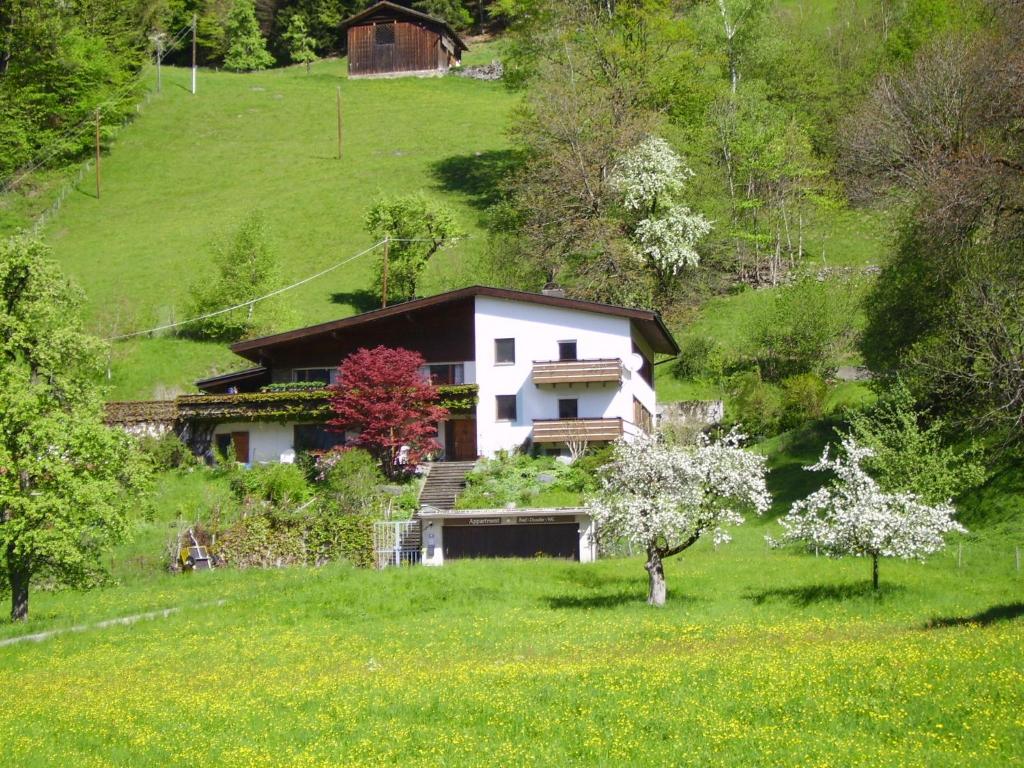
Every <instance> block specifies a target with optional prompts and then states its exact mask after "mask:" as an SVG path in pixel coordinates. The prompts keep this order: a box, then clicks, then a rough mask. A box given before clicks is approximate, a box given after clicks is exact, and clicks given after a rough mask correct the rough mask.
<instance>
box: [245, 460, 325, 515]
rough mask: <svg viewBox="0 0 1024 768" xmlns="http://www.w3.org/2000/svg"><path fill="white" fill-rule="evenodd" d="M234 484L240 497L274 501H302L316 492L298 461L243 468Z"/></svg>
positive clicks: (276, 502)
mask: <svg viewBox="0 0 1024 768" xmlns="http://www.w3.org/2000/svg"><path fill="white" fill-rule="evenodd" d="M231 486H232V488H233V490H234V491H235V493H236V494H237V495H238V497H239V498H240V499H243V500H245V499H249V500H253V501H265V502H269V503H270V504H273V505H285V504H301V503H302V502H304V501H307V500H308V499H309V498H310V496H312V489H311V488H310V487H309V483H308V482H307V481H306V476H305V474H303V472H302V470H301V469H300V468H299V467H297V466H296V465H294V464H258V465H256V466H255V467H253V468H252V469H249V470H240V471H239V472H237V473H236V474H235V476H234V477H233V478H232V482H231Z"/></svg>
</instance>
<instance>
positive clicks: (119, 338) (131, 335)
mask: <svg viewBox="0 0 1024 768" xmlns="http://www.w3.org/2000/svg"><path fill="white" fill-rule="evenodd" d="M386 242H387V238H385V239H384V240H378V241H377V242H376V243H374V244H373V245H371V246H370V247H369V248H366V249H364V250H362V251H360V252H359V253H357V254H356V255H355V256H349V257H348V258H347V259H345V260H343V261H339V262H338V263H337V264H334V265H333V266H330V267H328V268H327V269H324V270H321V271H320V272H317V273H316V274H315V275H310V276H309V277H305V278H303V279H302V280H299V281H298V282H297V283H292V284H291V285H286V286H284V287H283V288H278V289H277V290H276V291H271V292H270V293H268V294H266V295H264V296H257V297H256V298H254V299H249V300H248V301H243V302H242V303H240V304H235V305H234V306H232V307H225V308H224V309H218V310H216V311H214V312H207V313H206V314H205V315H199V316H197V317H190V318H189V319H188V320H179V321H178V322H176V323H167V324H166V325H158V326H157V327H156V328H149V329H147V330H145V331H133V332H132V333H125V334H122V335H120V336H110V337H108V338H107V339H105V341H122V340H124V339H131V338H134V337H135V336H147V335H149V334H151V333H156V332H157V331H166V330H169V329H171V328H178V327H180V326H182V325H188V324H189V323H196V322H199V321H200V320H206V319H208V318H211V317H217V316H218V315H223V314H226V313H228V312H234V311H235V310H236V309H242V308H243V307H251V306H253V305H254V304H256V303H258V302H261V301H265V300H266V299H270V298H273V297H274V296H277V295H279V294H282V293H284V292H285V291H290V290H292V289H293V288H298V287H299V286H300V285H305V284H306V283H308V282H310V281H312V280H316V279H317V278H318V277H323V276H324V275H326V274H327V273H329V272H333V271H334V270H336V269H338V267H343V266H345V265H346V264H349V263H351V262H353V261H355V260H356V259H358V258H359V257H360V256H365V255H366V254H368V253H370V252H371V251H374V250H376V249H377V248H379V247H380V246H382V245H383V244H384V243H386Z"/></svg>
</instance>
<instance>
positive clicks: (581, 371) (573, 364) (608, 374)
mask: <svg viewBox="0 0 1024 768" xmlns="http://www.w3.org/2000/svg"><path fill="white" fill-rule="evenodd" d="M606 381H611V382H615V383H616V384H618V383H619V382H621V381H622V361H621V360H619V359H618V358H611V359H603V360H546V361H544V360H534V361H533V383H534V384H593V383H601V382H606Z"/></svg>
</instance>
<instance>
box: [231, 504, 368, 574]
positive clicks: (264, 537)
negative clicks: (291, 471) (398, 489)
mask: <svg viewBox="0 0 1024 768" xmlns="http://www.w3.org/2000/svg"><path fill="white" fill-rule="evenodd" d="M216 540H217V545H216V547H215V550H214V554H216V556H217V557H218V558H219V559H220V560H221V561H223V562H224V563H226V564H227V565H229V566H232V567H235V568H279V567H282V566H289V565H313V566H318V565H323V564H324V563H327V562H331V561H333V560H346V561H348V562H350V563H352V564H353V565H357V566H363V567H365V566H369V565H371V564H372V563H373V516H372V515H346V514H337V513H336V512H334V511H331V510H328V509H326V508H324V507H322V506H313V507H308V508H304V509H302V510H296V509H288V508H275V507H268V506H262V507H252V506H250V508H249V509H247V510H246V514H245V515H244V516H243V517H241V518H239V519H238V520H237V521H235V522H234V523H233V524H231V525H230V526H228V527H227V528H226V529H224V530H223V531H222V532H221V533H220V535H219V536H218V537H217V539H216Z"/></svg>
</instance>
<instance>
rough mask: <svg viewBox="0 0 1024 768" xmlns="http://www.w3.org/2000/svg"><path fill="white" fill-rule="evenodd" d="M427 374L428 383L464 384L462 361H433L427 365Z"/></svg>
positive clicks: (464, 369)
mask: <svg viewBox="0 0 1024 768" xmlns="http://www.w3.org/2000/svg"><path fill="white" fill-rule="evenodd" d="M426 372H427V375H428V376H429V377H430V383H431V384H435V385H441V384H464V383H465V381H466V368H465V366H464V365H463V364H462V363H434V364H431V365H428V366H427V370H426Z"/></svg>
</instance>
